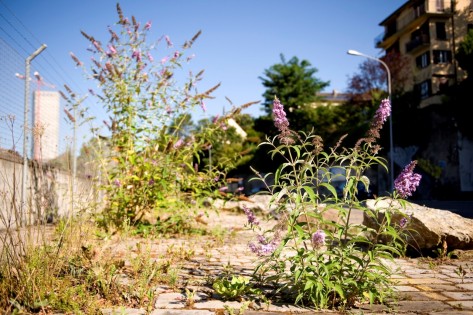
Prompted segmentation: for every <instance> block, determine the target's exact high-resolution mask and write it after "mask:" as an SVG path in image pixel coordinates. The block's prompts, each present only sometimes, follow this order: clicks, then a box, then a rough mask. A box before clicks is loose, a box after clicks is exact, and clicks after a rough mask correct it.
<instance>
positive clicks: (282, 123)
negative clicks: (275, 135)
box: [273, 97, 289, 133]
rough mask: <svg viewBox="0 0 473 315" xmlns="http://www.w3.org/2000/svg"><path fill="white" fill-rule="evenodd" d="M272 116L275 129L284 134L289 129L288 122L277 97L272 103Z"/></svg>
mask: <svg viewBox="0 0 473 315" xmlns="http://www.w3.org/2000/svg"><path fill="white" fill-rule="evenodd" d="M273 116H274V125H275V126H276V128H278V129H279V131H280V132H281V133H286V132H287V131H288V128H289V121H288V120H287V118H286V112H285V111H284V106H283V105H282V104H281V102H280V101H279V100H278V98H277V97H275V98H274V101H273Z"/></svg>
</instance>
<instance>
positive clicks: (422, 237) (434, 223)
mask: <svg viewBox="0 0 473 315" xmlns="http://www.w3.org/2000/svg"><path fill="white" fill-rule="evenodd" d="M390 202H392V200H391V199H386V200H378V201H377V200H372V199H370V200H367V201H366V206H367V207H368V208H369V209H372V210H375V209H378V210H379V214H378V221H377V222H381V220H382V219H383V217H384V213H385V210H386V209H388V208H390V206H389V203H390ZM393 205H394V206H393V207H392V209H399V210H400V212H402V213H404V214H407V215H408V216H409V218H408V224H407V227H406V230H407V231H408V233H409V237H408V239H407V241H408V244H409V245H410V246H412V247H413V248H414V249H417V250H421V251H424V250H431V249H433V250H435V249H438V248H441V249H445V247H446V250H447V251H452V250H455V249H461V250H469V249H473V219H468V218H464V217H462V216H460V215H458V214H456V213H453V212H451V211H448V210H440V209H434V208H429V207H425V206H421V205H417V204H412V203H407V205H406V208H405V209H404V208H403V207H402V206H401V205H400V204H399V202H397V201H393ZM402 217H403V216H402V215H401V214H399V213H397V214H394V215H393V216H392V222H393V223H397V224H399V222H400V220H401V218H402ZM377 222H376V220H375V219H374V218H371V217H369V216H368V215H367V214H366V213H364V214H363V224H364V225H366V226H368V227H370V228H374V229H376V228H377V227H378V223H377Z"/></svg>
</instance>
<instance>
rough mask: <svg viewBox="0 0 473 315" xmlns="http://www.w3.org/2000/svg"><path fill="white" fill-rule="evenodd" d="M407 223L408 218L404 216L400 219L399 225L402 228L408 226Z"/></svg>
mask: <svg viewBox="0 0 473 315" xmlns="http://www.w3.org/2000/svg"><path fill="white" fill-rule="evenodd" d="M407 223H408V221H407V218H402V219H401V220H400V221H399V227H400V228H401V229H404V228H405V227H406V226H407Z"/></svg>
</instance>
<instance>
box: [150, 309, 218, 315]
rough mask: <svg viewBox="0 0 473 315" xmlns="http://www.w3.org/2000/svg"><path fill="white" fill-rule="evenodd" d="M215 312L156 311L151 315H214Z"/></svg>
mask: <svg viewBox="0 0 473 315" xmlns="http://www.w3.org/2000/svg"><path fill="white" fill-rule="evenodd" d="M214 314H215V312H212V311H207V310H162V309H161V310H154V311H152V312H151V313H150V315H214Z"/></svg>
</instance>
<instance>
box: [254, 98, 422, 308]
mask: <svg viewBox="0 0 473 315" xmlns="http://www.w3.org/2000/svg"><path fill="white" fill-rule="evenodd" d="M390 109H391V107H390V102H389V100H387V99H385V100H383V101H382V103H381V105H380V107H379V109H378V111H377V112H376V114H375V117H374V118H373V121H372V123H371V128H370V130H369V131H368V132H367V134H366V137H364V138H362V139H360V140H358V142H357V143H356V144H355V146H354V147H353V148H345V147H343V146H342V141H343V138H342V139H341V140H340V141H339V143H338V144H337V145H336V146H334V147H331V148H328V149H326V148H324V144H323V139H321V138H320V137H319V136H317V135H315V134H314V133H308V134H306V133H302V132H295V131H293V130H291V129H290V127H289V121H288V120H287V118H286V115H285V111H284V107H283V105H282V104H281V103H280V102H279V100H278V99H277V98H275V100H274V103H273V116H274V123H275V125H276V127H277V128H278V129H279V134H278V135H277V136H275V137H274V138H271V139H269V138H268V139H267V141H266V142H264V143H262V144H261V145H265V146H270V155H271V157H272V158H275V157H276V156H277V157H278V158H282V159H283V161H284V162H283V163H282V164H281V165H280V166H279V168H278V169H277V170H276V171H275V173H274V185H271V186H268V190H269V193H270V194H271V205H270V206H271V208H273V209H276V210H275V216H276V217H278V218H279V219H278V222H277V224H276V225H274V227H272V228H271V229H267V230H265V229H262V228H261V224H260V221H259V220H258V218H256V216H255V214H254V213H252V212H251V211H250V210H248V209H246V210H245V212H246V214H247V216H248V224H249V226H250V227H251V228H252V229H253V230H254V231H255V232H256V236H255V239H254V240H253V241H252V242H250V244H249V247H250V249H251V250H252V251H253V252H254V253H256V254H257V255H258V256H259V261H258V266H257V268H256V269H255V272H254V280H256V281H258V282H259V283H260V284H261V285H262V286H263V287H265V288H267V287H272V288H273V289H274V290H273V291H272V292H271V293H268V294H273V295H275V296H276V297H279V298H284V299H288V300H290V301H292V302H295V303H297V304H303V305H307V306H313V307H316V308H336V309H347V308H350V307H353V306H354V305H356V304H357V303H359V302H365V301H369V302H371V303H375V302H383V301H385V299H386V297H387V296H389V294H390V293H392V283H391V278H390V276H391V274H392V270H391V269H390V267H389V261H392V260H393V258H394V257H398V256H402V255H403V254H404V251H405V249H406V235H405V228H406V225H407V223H408V217H407V216H406V215H405V214H404V213H403V212H402V211H400V210H401V208H402V207H403V206H405V205H406V204H405V203H406V201H405V200H404V199H405V198H407V197H408V196H410V195H411V194H412V192H413V191H415V189H416V187H417V186H418V184H419V181H420V175H418V174H416V173H414V172H413V169H414V167H415V161H414V162H412V163H410V164H409V165H408V166H407V167H406V168H405V169H404V171H403V172H402V173H401V175H400V176H399V177H398V178H397V179H396V181H395V188H396V189H395V191H394V192H393V193H392V194H390V195H389V196H384V197H378V198H377V202H381V201H384V202H387V203H388V204H389V206H388V209H385V208H384V209H383V210H381V208H378V207H377V208H376V209H373V208H372V207H371V208H369V207H367V205H366V203H365V201H364V200H361V199H362V198H359V196H360V192H361V191H369V179H368V177H367V176H366V174H367V171H368V170H370V169H371V168H374V167H380V168H385V169H386V163H385V160H384V159H383V158H382V157H380V156H378V152H379V150H380V147H379V146H378V145H377V144H376V140H377V139H378V138H379V135H380V134H379V131H380V129H381V128H382V125H383V123H384V122H385V121H386V120H387V117H389V115H390ZM334 169H339V170H340V169H343V172H334V171H333V170H334ZM256 173H257V171H256ZM340 173H343V175H340ZM261 179H262V180H264V178H261ZM340 180H343V182H344V185H343V188H342V189H341V190H338V189H337V185H336V183H338V182H340ZM354 211H360V212H361V213H363V214H364V215H365V216H367V217H369V218H371V219H372V220H373V221H374V222H375V223H376V224H374V225H373V226H371V227H368V226H365V225H363V224H360V223H355V222H354V221H353V220H351V218H352V216H353V214H354ZM394 214H396V219H394Z"/></svg>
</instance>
